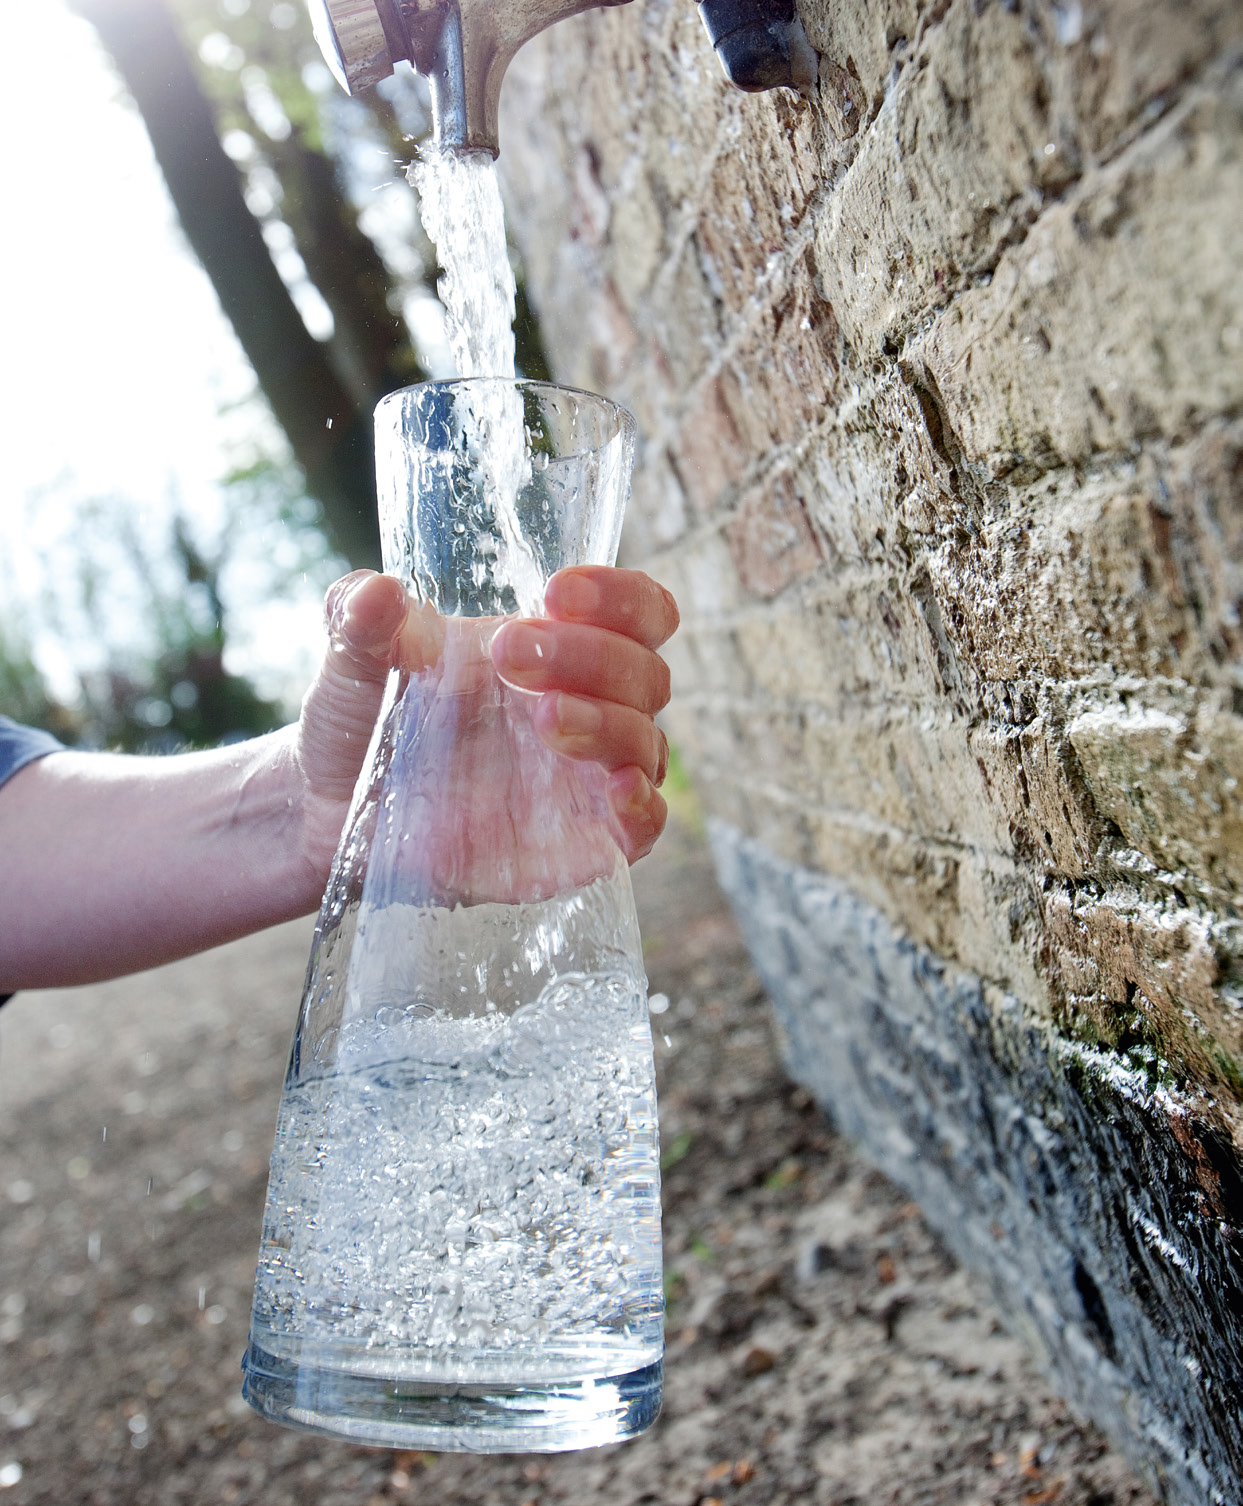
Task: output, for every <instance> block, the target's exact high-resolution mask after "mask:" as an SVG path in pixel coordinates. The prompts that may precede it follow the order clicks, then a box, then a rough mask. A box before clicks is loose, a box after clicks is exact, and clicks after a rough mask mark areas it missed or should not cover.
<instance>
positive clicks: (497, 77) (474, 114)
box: [310, 0, 627, 157]
mask: <svg viewBox="0 0 1243 1506" xmlns="http://www.w3.org/2000/svg"><path fill="white" fill-rule="evenodd" d="M626 3H627V0H310V5H311V13H312V19H313V21H314V25H315V35H316V38H317V39H318V41H319V44H320V49H321V50H322V51H323V53H324V56H325V58H326V60H327V62H328V65H329V67H330V68H331V69H332V71H333V73H334V74H335V75H336V77H337V79H338V81H339V82H340V83H341V84H342V85H343V86H344V87H345V88H346V89H347V90H350V91H351V92H352V91H355V90H358V89H363V88H366V87H367V86H368V85H369V84H374V83H376V82H378V81H379V80H380V79H381V78H384V77H385V76H386V75H387V74H389V73H391V72H392V70H393V67H394V65H395V64H396V63H398V62H402V61H405V62H409V63H411V64H413V65H414V67H415V68H417V69H418V70H419V72H420V73H422V74H424V75H425V76H426V77H427V79H428V82H429V84H430V86H431V94H432V117H433V132H434V136H435V139H436V142H437V144H438V145H439V146H441V147H442V148H445V149H447V150H449V151H458V152H476V151H486V152H490V153H491V154H492V156H494V157H495V156H497V155H498V154H499V152H500V141H499V138H498V131H497V121H498V114H499V106H500V98H501V83H502V81H503V80H504V77H505V70H506V69H507V68H508V67H509V65H510V63H511V62H512V60H513V57H514V54H515V53H516V52H517V51H518V49H519V48H520V47H521V46H522V45H523V43H524V42H529V41H530V39H531V38H532V37H533V36H536V35H537V34H538V33H539V32H541V31H543V30H545V28H547V27H549V26H552V25H553V24H554V23H555V22H557V21H561V20H564V19H565V18H566V17H567V16H574V15H577V14H578V13H579V12H580V11H585V10H592V9H595V8H596V7H598V6H600V5H624V4H626Z"/></svg>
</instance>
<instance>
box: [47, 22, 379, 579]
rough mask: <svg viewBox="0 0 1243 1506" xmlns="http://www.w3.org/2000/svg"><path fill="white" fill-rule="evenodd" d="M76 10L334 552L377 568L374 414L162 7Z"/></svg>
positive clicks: (352, 560)
mask: <svg viewBox="0 0 1243 1506" xmlns="http://www.w3.org/2000/svg"><path fill="white" fill-rule="evenodd" d="M72 3H73V5H74V7H75V9H77V10H78V12H79V13H80V14H81V15H82V16H84V17H85V18H86V19H87V20H88V21H90V22H91V24H92V25H93V26H94V27H95V30H96V31H97V32H98V34H99V38H100V40H101V41H102V42H103V44H104V46H105V47H106V48H107V49H108V51H109V52H110V53H111V55H112V57H113V60H114V61H115V63H116V66H117V69H118V71H119V73H120V75H121V77H122V79H123V80H124V82H125V84H126V87H127V88H128V89H129V91H130V94H131V95H132V96H133V99H134V102H135V104H136V105H137V106H138V109H139V111H140V112H141V114H142V117H143V121H144V123H145V125H146V128H147V133H148V135H149V136H150V138H151V145H152V148H153V149H154V151H155V156H156V160H157V161H158V162H159V164H160V168H161V170H162V172H163V174H164V179H165V182H166V183H167V185H168V191H169V194H170V196H171V197H172V200H173V204H174V206H175V207H176V210H177V214H178V216H179V218H180V220H181V224H182V228H183V229H184V231H185V234H186V239H187V240H188V241H189V242H190V245H191V247H192V248H193V250H194V252H195V255H196V256H197V257H198V259H199V261H200V262H201V263H202V266H203V269H204V271H206V273H207V275H208V276H209V277H210V278H211V280H212V284H213V286H214V287H215V289H216V295H217V297H218V298H219V299H220V304H221V307H222V308H223V309H224V312H225V314H226V315H227V317H228V319H229V321H230V323H231V324H232V325H233V329H234V331H235V332H236V334H237V337H238V339H239V341H240V342H241V345H242V348H243V350H244V351H245V352H246V355H247V357H248V359H249V360H250V363H251V365H252V366H253V368H254V371H255V375H256V377H257V378H258V381H259V385H260V386H261V387H262V388H263V391H264V394H265V396H266V397H267V399H268V402H269V404H270V405H271V408H272V412H273V413H274V414H275V416H276V420H277V422H278V423H279V424H280V425H281V427H282V428H283V429H284V431H285V433H286V435H287V436H288V438H289V443H290V445H291V446H292V448H293V452H294V455H295V457H296V458H297V460H298V463H299V464H300V465H301V467H302V469H303V470H304V472H305V473H306V484H307V490H308V491H309V492H310V493H311V495H312V496H314V497H315V498H316V499H317V500H318V501H319V503H320V504H321V506H322V508H323V513H324V526H325V530H326V532H327V533H328V536H329V538H330V540H331V541H332V544H333V546H334V547H335V548H336V549H338V550H340V552H341V553H342V554H344V555H345V556H346V558H347V559H349V560H350V562H351V563H352V564H354V565H374V564H375V563H376V562H377V560H378V557H379V536H378V529H377V525H376V517H375V482H374V463H373V459H372V450H371V416H370V413H369V412H368V411H366V410H365V409H360V408H359V406H358V405H356V403H355V402H354V401H353V400H352V398H351V395H350V394H349V392H348V391H347V389H346V387H345V385H344V384H343V383H342V382H341V380H340V379H339V378H338V376H337V374H336V373H335V371H334V370H333V368H332V366H331V364H330V362H329V360H328V356H327V352H326V351H325V349H324V347H323V346H322V345H321V344H320V343H319V342H318V341H317V340H315V339H313V338H312V337H311V335H310V334H309V333H308V331H307V328H306V326H305V325H304V324H303V322H302V318H301V316H300V315H299V313H298V311H297V308H296V307H295V306H294V303H293V300H292V299H291V298H290V296H289V292H288V290H287V288H286V287H285V284H284V283H283V282H282V281H281V279H280V276H279V274H278V273H277V271H276V268H275V266H274V265H273V263H272V258H271V256H270V255H269V253H268V248H267V245H266V244H265V242H264V239H263V235H262V232H261V230H260V227H259V225H258V222H257V221H256V220H255V218H254V216H253V215H252V214H251V213H250V211H249V209H247V207H246V201H245V199H244V197H243V194H242V183H241V179H240V176H239V174H238V171H237V168H236V167H235V165H234V164H233V162H232V161H231V160H230V159H229V157H228V156H227V155H226V154H225V151H224V149H223V148H222V146H221V145H220V141H219V138H218V136H217V134H216V126H215V120H214V118H213V115H212V111H211V107H210V105H209V104H208V101H207V99H206V98H205V97H204V95H203V92H202V90H201V89H200V87H199V83H198V80H197V78H196V77H195V75H194V71H193V68H192V67H191V64H190V60H189V58H188V57H187V56H186V53H185V49H184V47H183V46H182V43H181V39H180V37H179V35H178V33H177V30H176V28H175V26H174V24H173V21H172V18H171V16H170V15H169V13H168V10H167V9H166V7H165V5H164V4H163V3H162V0H72Z"/></svg>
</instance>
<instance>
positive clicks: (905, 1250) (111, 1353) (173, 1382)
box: [0, 813, 1152, 1506]
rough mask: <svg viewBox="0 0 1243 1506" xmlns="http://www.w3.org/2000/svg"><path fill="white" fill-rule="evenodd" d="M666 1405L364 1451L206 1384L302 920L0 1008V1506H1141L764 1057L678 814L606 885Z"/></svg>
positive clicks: (232, 1326)
mask: <svg viewBox="0 0 1243 1506" xmlns="http://www.w3.org/2000/svg"><path fill="white" fill-rule="evenodd" d="M636 892H637V894H638V896H639V903H640V910H641V915H642V919H643V922H644V934H645V937H646V942H647V956H648V971H649V974H650V976H651V982H652V988H653V990H654V991H659V992H662V993H664V994H665V995H667V996H668V998H669V1000H670V1001H671V1003H670V1007H669V1009H668V1010H667V1012H666V1013H664V1014H663V1015H661V1016H659V1017H658V1018H657V1019H656V1020H655V1022H654V1023H655V1025H656V1034H657V1051H658V1063H659V1068H660V1074H661V1118H662V1138H663V1143H664V1146H665V1158H666V1163H667V1171H666V1180H665V1229H666V1244H667V1257H666V1272H667V1276H666V1282H667V1287H668V1289H669V1292H670V1298H671V1301H670V1308H669V1324H668V1328H669V1337H670V1345H669V1355H668V1363H667V1367H666V1375H667V1382H666V1385H667V1389H666V1407H665V1412H664V1415H663V1417H662V1418H661V1420H660V1422H659V1423H658V1424H657V1425H656V1427H655V1428H654V1429H653V1430H652V1431H651V1432H650V1433H649V1434H648V1435H647V1436H646V1437H644V1438H643V1439H641V1440H639V1441H637V1442H634V1443H630V1444H626V1445H622V1446H619V1447H612V1448H607V1449H597V1450H592V1451H588V1452H586V1453H582V1454H574V1455H562V1456H559V1457H555V1458H551V1459H550V1458H547V1457H542V1458H539V1457H527V1458H519V1457H505V1458H493V1459H478V1458H469V1457H464V1456H455V1455H441V1456H439V1457H430V1456H423V1455H400V1454H399V1455H395V1454H394V1453H392V1452H391V1451H388V1450H374V1449H361V1448H355V1447H349V1446H344V1445H336V1444H331V1443H327V1442H325V1441H323V1440H320V1439H315V1438H309V1437H304V1436H301V1435H298V1434H295V1433H291V1432H286V1431H284V1430H281V1429H277V1428H273V1427H271V1426H270V1425H268V1424H267V1423H264V1422H262V1421H260V1420H259V1419H258V1418H256V1417H254V1416H253V1415H251V1413H250V1412H249V1410H248V1409H247V1408H246V1406H245V1405H244V1404H243V1403H242V1402H241V1400H240V1397H239V1395H238V1383H239V1374H238V1362H239V1359H240V1356H241V1352H242V1349H243V1346H244V1342H245V1331H246V1320H247V1315H248V1309H249V1301H250V1283H251V1278H252V1275H253V1270H254V1258H255V1249H256V1241H257V1235H258V1225H259V1217H260V1212H261V1208H262V1201H263V1190H264V1181H265V1175H266V1164H267V1156H268V1151H269V1148H270V1143H271V1134H272V1124H273V1119H274V1116H275V1109H276V1101H277V1097H278V1092H279V1084H280V1078H281V1074H282V1071H283V1068H284V1060H285V1055H286V1052H287V1049H288V1039H289V1033H290V1030H291V1028H292V1023H293V1015H294V1010H295V1007H296V1000H297V996H298V992H299V987H300V983H301V973H302V969H303V966H304V963H305V958H306V949H307V944H308V938H309V927H308V926H304V925H297V926H291V927H285V928H283V929H281V930H279V931H275V932H271V933H269V934H268V935H266V936H263V937H258V938H252V939H251V940H249V941H247V942H244V943H240V944H238V945H236V946H233V947H228V948H224V949H222V950H220V951H218V952H214V953H212V954H210V955H208V956H206V957H203V958H199V959H197V960H195V961H192V962H189V963H183V964H180V965H178V966H175V967H170V968H165V969H162V970H161V971H159V972H156V973H149V974H146V975H144V976H142V977H139V978H134V979H129V980H125V981H122V982H119V983H114V984H108V985H106V986H101V987H96V988H89V989H78V990H71V991H64V992H55V993H48V994H43V995H26V996H23V997H19V998H18V999H17V1000H15V1001H14V1002H13V1003H12V1004H11V1005H9V1006H7V1007H6V1008H5V1009H4V1010H3V1011H2V1012H0V1503H3V1506H8V1503H12V1506H18V1503H30V1506H34V1503H39V1506H44V1503H47V1506H52V1503H55V1506H76V1503H91V1506H148V1503H150V1506H156V1503H159V1506H177V1503H183V1502H184V1503H196V1506H198V1503H202V1506H232V1503H243V1502H255V1503H260V1502H261V1503H263V1506H282V1503H299V1506H301V1503H305V1502H314V1503H316V1506H337V1503H346V1502H349V1503H359V1506H380V1503H412V1506H413V1503H420V1506H433V1503H434V1506H551V1503H554V1502H565V1503H571V1506H586V1503H588V1502H592V1503H594V1502H602V1503H608V1506H639V1503H659V1506H709V1503H712V1502H721V1503H734V1502H737V1503H740V1506H741V1503H752V1502H754V1503H756V1506H761V1503H762V1506H780V1503H786V1502H809V1503H816V1506H848V1503H856V1506H863V1503H866V1506H882V1503H897V1506H925V1503H926V1506H934V1503H935V1506H941V1503H944V1506H977V1503H978V1506H985V1503H994V1502H996V1503H1004V1506H1043V1503H1046V1502H1049V1503H1052V1502H1055V1501H1056V1502H1057V1503H1058V1506H1152V1497H1151V1496H1150V1495H1149V1494H1148V1493H1147V1492H1146V1491H1145V1490H1143V1489H1142V1488H1141V1487H1140V1486H1139V1485H1138V1484H1137V1483H1136V1481H1135V1479H1134V1477H1133V1476H1132V1475H1131V1473H1130V1472H1129V1471H1128V1469H1127V1468H1126V1466H1125V1465H1124V1464H1123V1463H1122V1462H1121V1461H1120V1460H1119V1459H1118V1457H1117V1456H1116V1455H1114V1454H1113V1453H1112V1452H1110V1451H1109V1450H1108V1449H1106V1447H1105V1446H1104V1444H1103V1443H1102V1442H1101V1440H1100V1439H1099V1438H1098V1437H1097V1436H1096V1435H1095V1434H1094V1433H1092V1432H1091V1430H1089V1429H1085V1428H1083V1427H1080V1426H1078V1425H1077V1424H1076V1423H1075V1422H1074V1421H1073V1420H1072V1419H1071V1418H1070V1417H1069V1415H1068V1414H1067V1412H1066V1410H1065V1408H1064V1407H1063V1406H1062V1405H1061V1404H1060V1403H1059V1402H1058V1401H1057V1400H1056V1399H1054V1398H1053V1397H1052V1396H1051V1395H1050V1394H1049V1392H1048V1390H1047V1389H1046V1388H1045V1386H1044V1385H1043V1383H1042V1382H1041V1381H1040V1379H1039V1377H1038V1376H1037V1375H1036V1373H1035V1372H1034V1370H1033V1368H1032V1366H1031V1364H1030V1362H1029V1361H1028V1360H1027V1358H1026V1356H1025V1354H1024V1351H1023V1350H1022V1349H1021V1348H1020V1347H1019V1345H1018V1344H1017V1343H1015V1342H1014V1341H1013V1340H1012V1339H1010V1338H1009V1337H1008V1336H1007V1335H1006V1334H1005V1333H1004V1332H1003V1331H1002V1330H1001V1328H1000V1325H999V1323H998V1321H997V1319H996V1316H995V1314H994V1312H993V1310H992V1309H991V1308H990V1306H989V1304H988V1302H987V1301H986V1300H984V1299H983V1297H982V1295H981V1293H980V1292H979V1291H978V1290H977V1288H976V1286H975V1284H974V1283H973V1281H972V1279H971V1278H970V1277H968V1276H966V1275H965V1274H964V1273H963V1272H961V1271H960V1270H958V1269H956V1268H955V1266H954V1265H953V1263H952V1262H951V1261H950V1260H949V1259H948V1257H947V1256H946V1255H945V1254H944V1253H943V1251H942V1250H941V1249H940V1247H939V1246H938V1244H937V1243H936V1241H935V1239H934V1238H933V1237H932V1235H931V1234H930V1233H929V1232H928V1230H927V1228H926V1227H925V1225H924V1223H923V1221H922V1219H921V1217H920V1215H919V1212H918V1210H917V1209H916V1208H915V1206H914V1205H913V1204H911V1203H909V1202H907V1201H906V1200H905V1199H904V1197H903V1196H902V1195H901V1194H900V1193H899V1192H897V1191H896V1190H895V1189H894V1188H892V1187H891V1186H890V1185H889V1184H888V1183H886V1182H885V1181H884V1179H883V1178H881V1177H879V1176H878V1175H877V1174H876V1173H874V1172H872V1171H870V1170H868V1168H867V1167H866V1166H865V1165H864V1164H863V1163H862V1162H861V1161H860V1160H859V1159H858V1158H857V1157H856V1156H855V1154H854V1153H853V1152H852V1151H851V1150H850V1148H849V1147H848V1146H847V1145H845V1144H844V1143H843V1142H842V1141H841V1140H840V1139H838V1138H837V1137H836V1136H835V1135H833V1133H832V1132H831V1131H830V1130H829V1129H828V1127H827V1126H826V1124H825V1122H824V1120H823V1119H822V1118H821V1117H820V1115H819V1114H818V1112H817V1111H816V1109H815V1108H814V1106H813V1105H812V1104H810V1103H809V1102H808V1100H807V1098H806V1096H805V1095H804V1094H802V1093H801V1092H800V1091H799V1090H797V1089H794V1088H791V1087H790V1086H789V1085H788V1083H787V1082H786V1081H785V1080H784V1078H783V1076H782V1074H781V1072H780V1069H779V1067H778V1066H777V1061H776V1056H775V1052H774V1044H773V1040H772V1033H771V1028H770V1023H769V1012H768V1008H767V1005H766V1003H765V1001H764V998H763V994H762V991H761V990H760V988H759V986H758V984H757V982H756V980H755V977H754V975H753V974H752V973H751V971H750V968H749V967H748V965H747V960H746V956H745V953H744V952H743V950H742V946H741V943H740V941H739V938H738V933H737V930H736V929H735V927H734V924H733V922H732V920H731V918H730V916H729V914H728V911H727V910H726V908H725V906H724V904H723V901H722V900H721V897H720V894H719V892H718V891H717V889H716V886H715V884H714V882H713V879H712V873H711V865H710V863H709V861H708V858H707V855H706V853H705V851H704V848H703V845H702V843H701V841H700V840H699V838H698V837H697V835H696V833H695V830H694V824H693V813H690V817H689V819H678V820H676V821H675V822H674V823H673V825H672V827H671V831H670V833H669V835H668V836H667V837H666V839H665V840H664V842H662V844H661V848H660V849H659V851H658V854H657V855H656V856H655V857H653V858H651V859H648V860H647V862H646V863H644V864H643V865H641V866H640V868H639V869H638V870H637V871H636Z"/></svg>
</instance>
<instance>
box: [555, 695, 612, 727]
mask: <svg viewBox="0 0 1243 1506" xmlns="http://www.w3.org/2000/svg"><path fill="white" fill-rule="evenodd" d="M603 725H604V712H603V711H602V710H601V709H600V707H599V706H597V705H596V703H595V702H594V701H585V700H583V699H582V697H581V696H576V695H564V694H561V695H558V696H557V731H558V732H559V733H560V734H561V735H562V737H590V736H591V734H592V733H595V732H599V730H600V728H601V727H602V726H603Z"/></svg>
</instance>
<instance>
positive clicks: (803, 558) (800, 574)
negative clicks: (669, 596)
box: [725, 472, 824, 596]
mask: <svg viewBox="0 0 1243 1506" xmlns="http://www.w3.org/2000/svg"><path fill="white" fill-rule="evenodd" d="M725 533H726V537H727V538H728V540H729V548H730V553H731V554H732V555H733V557H734V567H735V569H736V570H737V571H738V579H739V580H740V581H741V582H742V584H743V585H744V586H745V587H746V589H747V590H748V591H751V592H754V594H755V595H756V596H778V595H780V594H781V592H782V591H784V590H785V589H786V587H787V586H790V585H793V583H794V582H795V581H797V580H802V579H803V578H804V577H805V576H808V575H811V574H812V573H813V572H814V571H816V570H818V569H819V568H820V565H821V564H822V563H823V560H824V551H823V550H822V549H821V547H820V541H819V540H818V539H817V538H816V535H815V532H814V530H813V529H812V526H811V522H810V520H809V519H808V517H807V509H806V507H805V506H804V505H803V499H802V497H801V496H799V494H798V492H797V491H796V490H795V487H794V483H793V481H792V480H791V478H790V475H789V472H783V473H782V474H781V475H779V476H777V477H776V478H775V479H773V480H772V481H769V482H768V483H767V484H766V485H764V486H761V487H757V488H756V489H755V490H754V491H751V492H749V493H748V494H747V495H746V496H745V497H744V498H743V500H742V502H741V504H740V505H739V508H738V510H737V512H736V513H735V514H734V516H733V518H731V520H730V522H729V523H728V525H727V526H726V530H725Z"/></svg>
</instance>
